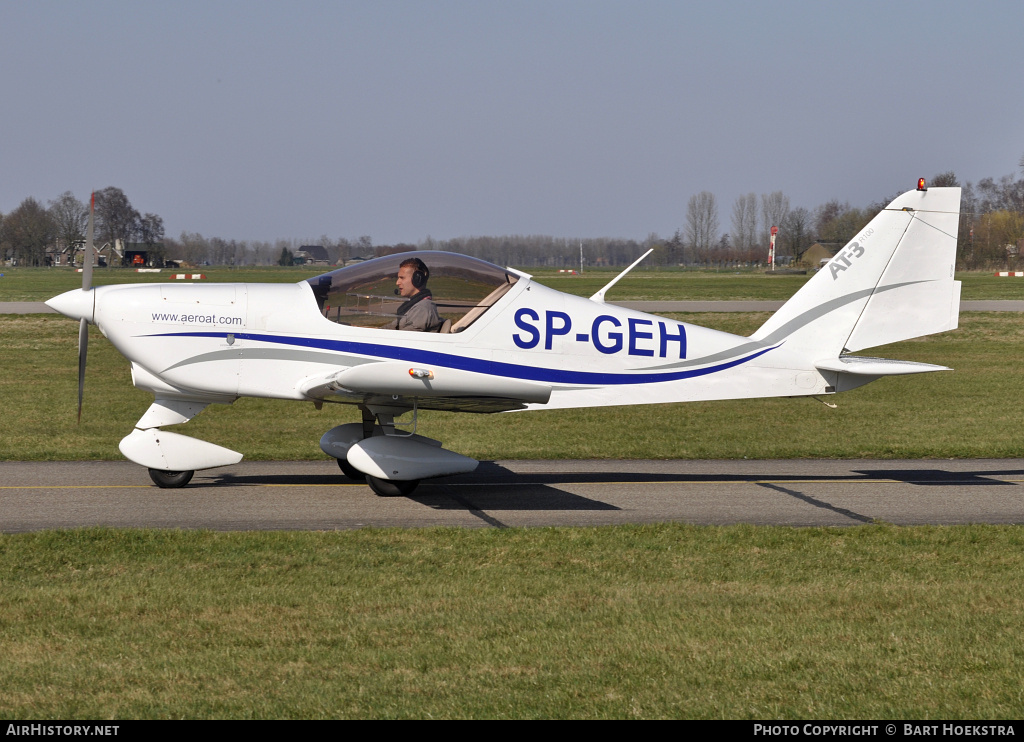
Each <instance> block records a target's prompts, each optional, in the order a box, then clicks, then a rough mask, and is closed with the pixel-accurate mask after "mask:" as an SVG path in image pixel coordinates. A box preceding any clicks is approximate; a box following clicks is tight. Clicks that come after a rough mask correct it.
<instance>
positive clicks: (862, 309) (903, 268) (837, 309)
mask: <svg viewBox="0 0 1024 742" xmlns="http://www.w3.org/2000/svg"><path fill="white" fill-rule="evenodd" d="M959 216H960V189H959V188H931V189H929V190H922V191H908V192H907V193H904V194H903V195H902V196H899V197H898V198H896V199H895V200H894V201H893V202H892V203H891V204H889V205H888V206H887V207H886V208H885V209H883V210H882V211H881V212H880V213H879V214H878V216H876V217H875V218H874V219H872V220H871V222H870V223H869V224H868V225H867V226H866V227H864V229H862V230H861V231H860V233H859V234H858V235H857V236H856V237H855V238H854V239H853V240H851V241H850V242H849V243H848V244H847V245H846V247H844V248H843V249H842V250H840V251H839V252H838V253H837V254H836V256H835V257H834V258H832V260H831V261H829V263H828V264H827V265H825V266H824V267H823V268H822V269H821V270H820V271H819V272H818V273H817V274H816V275H815V276H814V277H813V278H811V280H810V281H808V282H807V283H806V284H804V286H803V287H802V288H801V289H800V290H799V291H798V292H797V293H796V294H795V295H794V296H793V298H792V299H790V300H789V301H788V302H786V304H784V305H783V307H782V308H781V309H779V311H778V312H776V313H775V314H774V315H772V317H771V318H770V319H769V320H768V321H767V322H766V323H765V324H764V325H763V326H762V327H761V328H760V329H759V330H758V331H757V332H756V333H754V335H753V336H752V338H753V339H754V340H761V341H767V342H773V343H774V342H779V341H783V340H784V341H785V344H786V347H787V348H788V349H789V350H793V351H796V352H799V353H802V354H807V355H809V356H812V357H813V358H814V359H815V360H817V359H824V358H836V357H838V356H839V355H840V354H841V353H842V352H843V351H844V350H847V351H856V350H861V349H863V348H870V347H874V346H877V345H884V344H886V343H892V342H896V341H899V340H908V339H910V338H915V337H921V336H922V335H930V334H933V333H936V332H943V331H945V330H952V329H954V328H956V326H957V321H958V316H959V310H960V282H959V281H955V280H954V279H953V269H954V265H955V263H956V233H957V227H958V222H959Z"/></svg>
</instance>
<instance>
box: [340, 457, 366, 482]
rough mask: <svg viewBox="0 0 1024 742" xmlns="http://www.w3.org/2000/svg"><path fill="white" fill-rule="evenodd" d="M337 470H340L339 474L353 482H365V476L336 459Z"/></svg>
mask: <svg viewBox="0 0 1024 742" xmlns="http://www.w3.org/2000/svg"><path fill="white" fill-rule="evenodd" d="M338 468H339V469H341V473H342V474H344V475H345V476H346V477H348V478H349V479H352V480H355V481H356V482H365V481H366V475H365V474H363V472H361V471H359V470H358V469H356V468H355V467H354V466H352V464H350V463H348V462H347V461H346V460H345V459H338Z"/></svg>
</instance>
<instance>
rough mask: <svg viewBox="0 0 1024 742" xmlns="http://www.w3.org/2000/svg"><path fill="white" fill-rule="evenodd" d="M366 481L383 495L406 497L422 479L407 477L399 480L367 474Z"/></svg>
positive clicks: (371, 487)
mask: <svg viewBox="0 0 1024 742" xmlns="http://www.w3.org/2000/svg"><path fill="white" fill-rule="evenodd" d="M366 483H367V484H368V485H370V489H372V490H373V491H374V492H376V493H377V494H378V495H380V496H381V497H404V496H406V495H411V494H412V491H413V490H414V489H416V485H418V484H419V483H420V480H418V479H407V480H405V481H401V482H399V481H395V480H392V479H377V477H371V476H370V475H369V474H367V475H366Z"/></svg>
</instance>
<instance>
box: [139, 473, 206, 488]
mask: <svg viewBox="0 0 1024 742" xmlns="http://www.w3.org/2000/svg"><path fill="white" fill-rule="evenodd" d="M193 474H195V470H192V471H164V470H163V469H150V470H149V477H150V479H152V480H153V482H154V484H156V486H157V487H159V488H160V489H176V488H178V487H184V486H185V485H186V484H188V483H189V482H191V481H192V475H193Z"/></svg>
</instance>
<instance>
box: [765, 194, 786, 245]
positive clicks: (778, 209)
mask: <svg viewBox="0 0 1024 742" xmlns="http://www.w3.org/2000/svg"><path fill="white" fill-rule="evenodd" d="M788 213H789V196H786V195H785V194H783V192H782V191H772V192H771V193H762V194H761V240H762V244H764V245H767V244H768V240H770V239H771V231H772V227H778V226H780V225H781V224H782V220H783V219H785V218H786V214H788Z"/></svg>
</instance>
